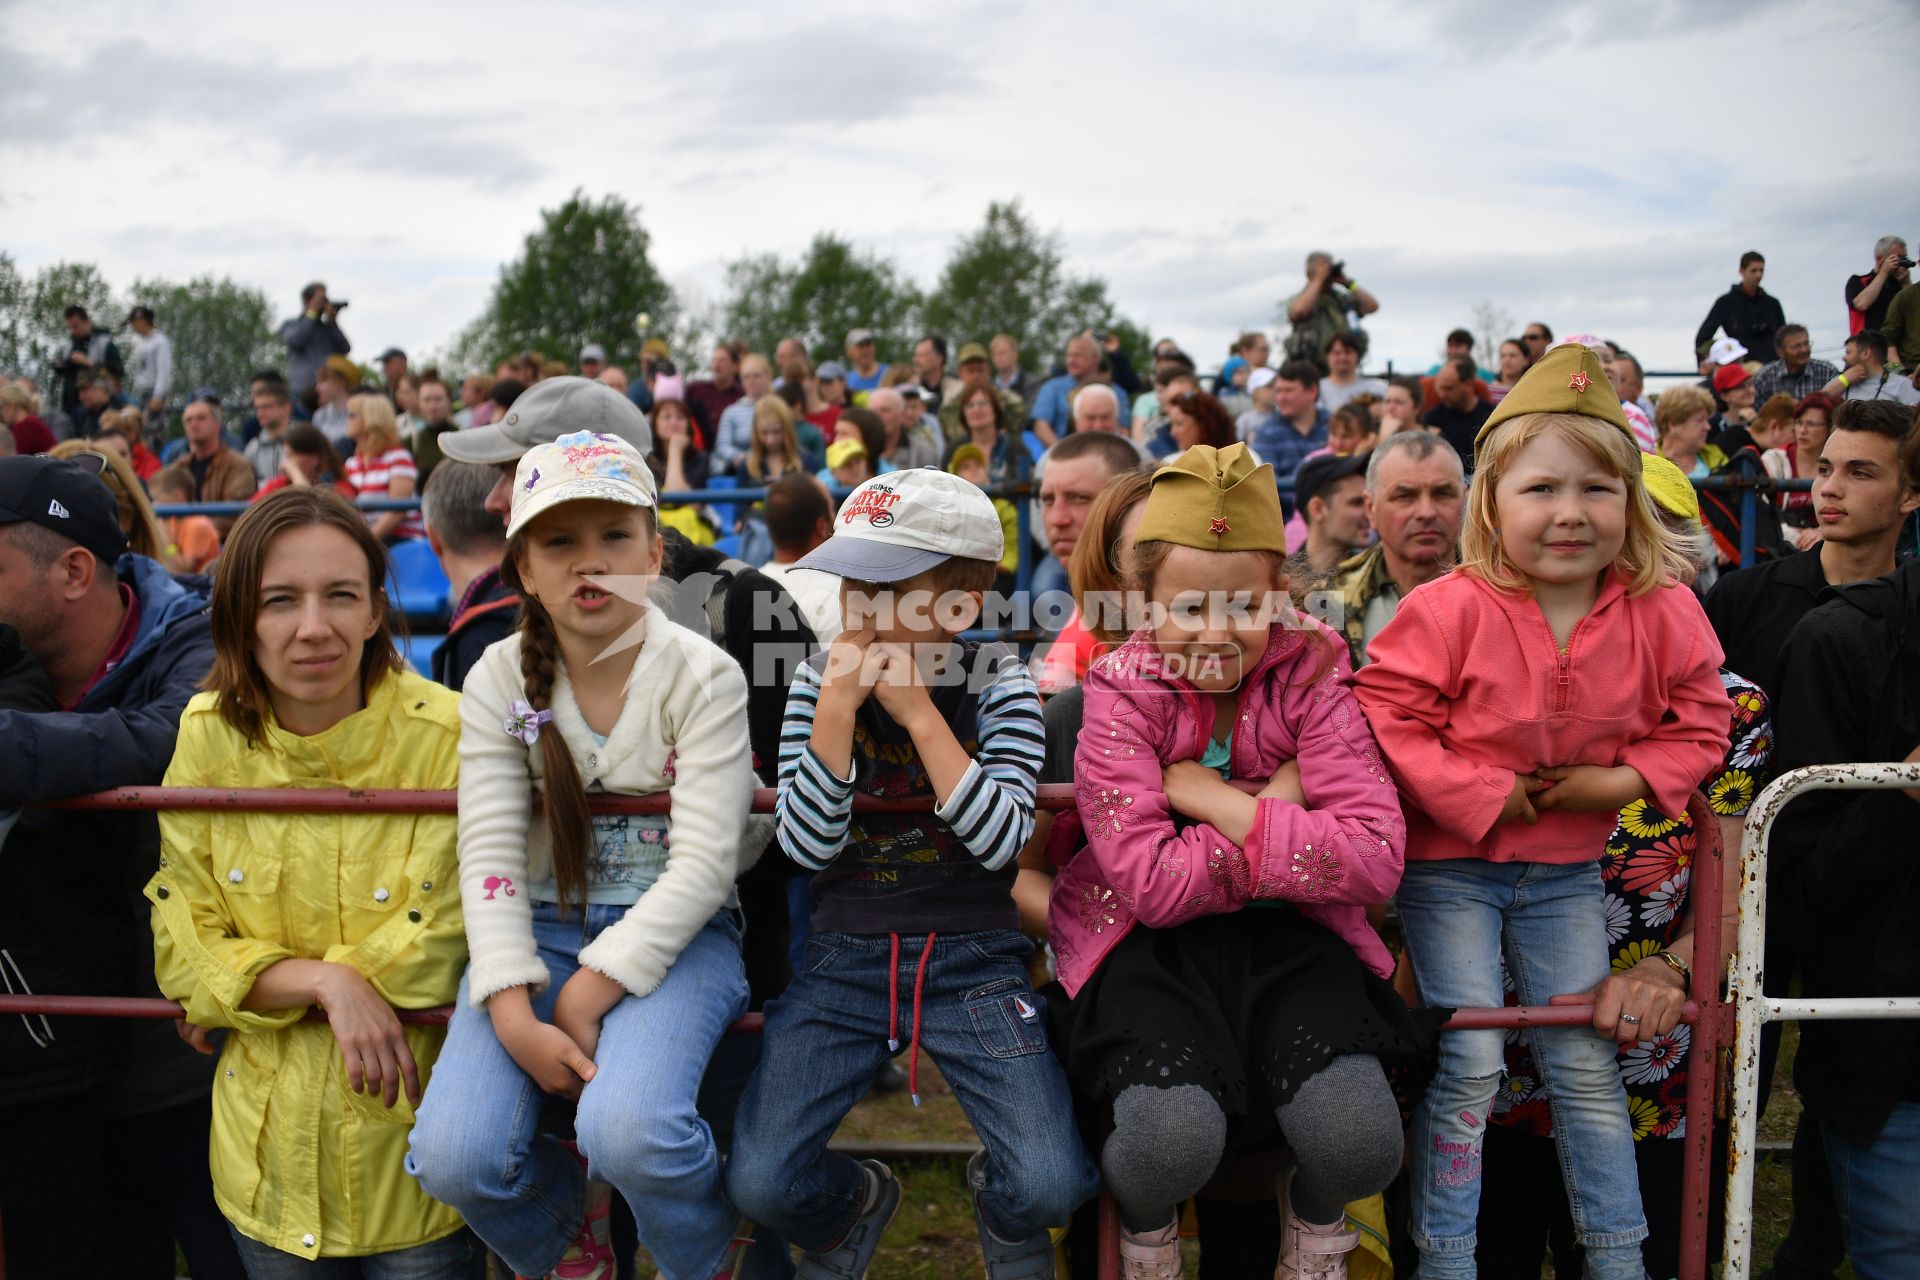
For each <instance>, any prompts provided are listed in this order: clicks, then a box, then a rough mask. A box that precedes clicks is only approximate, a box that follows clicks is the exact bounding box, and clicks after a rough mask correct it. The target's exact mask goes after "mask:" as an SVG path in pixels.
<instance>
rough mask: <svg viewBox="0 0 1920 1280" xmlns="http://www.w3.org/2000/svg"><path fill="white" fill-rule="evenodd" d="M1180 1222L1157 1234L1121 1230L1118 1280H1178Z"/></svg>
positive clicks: (1171, 1224) (1172, 1223) (1123, 1228)
mask: <svg viewBox="0 0 1920 1280" xmlns="http://www.w3.org/2000/svg"><path fill="white" fill-rule="evenodd" d="M1180 1275H1181V1271H1180V1220H1179V1219H1178V1218H1175V1219H1174V1220H1173V1221H1172V1222H1169V1223H1168V1224H1167V1225H1166V1226H1164V1227H1162V1228H1160V1229H1159V1230H1158V1231H1129V1230H1127V1229H1126V1227H1124V1226H1123V1227H1121V1228H1120V1280H1180Z"/></svg>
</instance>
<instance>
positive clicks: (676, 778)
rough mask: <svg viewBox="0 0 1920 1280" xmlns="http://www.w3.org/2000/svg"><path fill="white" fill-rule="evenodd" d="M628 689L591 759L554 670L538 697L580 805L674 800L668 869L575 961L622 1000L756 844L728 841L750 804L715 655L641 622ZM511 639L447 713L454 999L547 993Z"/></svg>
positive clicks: (747, 764)
mask: <svg viewBox="0 0 1920 1280" xmlns="http://www.w3.org/2000/svg"><path fill="white" fill-rule="evenodd" d="M646 625H647V630H646V637H645V639H644V641H643V642H642V644H641V646H640V652H639V654H638V656H637V657H636V658H635V659H634V663H633V672H632V674H631V675H629V676H628V677H627V684H626V703H625V706H624V707H623V708H622V709H621V712H620V719H619V721H618V722H617V723H616V724H615V725H614V727H613V732H612V733H610V734H608V735H607V744H606V745H605V746H604V747H603V746H601V745H600V744H599V743H598V742H596V741H595V740H594V737H593V732H592V730H590V729H589V728H588V727H587V722H586V720H585V719H584V718H583V717H582V716H581V714H580V704H579V703H578V702H577V701H575V699H574V696H573V684H572V682H571V681H570V680H568V678H567V674H566V669H565V667H564V665H563V666H562V667H561V669H560V671H559V672H558V674H557V676H556V678H555V680H554V685H553V704H552V705H553V721H552V722H551V723H550V724H548V725H546V726H545V727H544V728H542V729H541V732H542V733H553V732H555V731H558V732H559V733H560V735H561V736H562V737H563V738H565V739H566V743H567V747H568V749H569V750H571V751H572V752H573V759H574V763H575V765H577V766H578V767H579V770H580V779H581V781H582V782H584V783H585V784H586V786H587V789H588V791H589V792H593V791H608V792H615V793H618V794H621V795H642V794H646V793H649V792H657V791H667V790H669V789H671V791H672V795H673V810H672V817H671V820H670V824H669V827H668V832H667V864H666V866H665V868H664V869H663V870H662V871H661V873H660V878H659V879H658V880H656V881H654V883H653V884H652V885H651V886H650V887H649V888H648V889H647V890H646V891H645V892H644V893H642V894H641V896H640V899H639V901H637V902H635V903H634V904H633V906H631V907H630V908H628V909H627V913H626V915H625V916H623V917H622V918H621V919H620V920H619V921H618V922H617V923H615V924H613V925H610V926H608V927H607V928H606V929H604V930H602V931H601V933H600V936H599V937H597V938H595V939H594V940H593V942H592V943H591V944H589V945H588V946H587V947H586V948H585V949H583V950H582V951H581V952H580V963H581V964H583V965H585V966H587V967H588V968H591V969H593V970H595V971H597V972H599V973H603V974H605V975H606V976H607V977H609V978H612V979H613V980H614V981H616V982H618V983H619V984H620V985H621V986H623V987H625V988H626V989H627V990H628V991H630V992H632V993H633V994H634V995H636V996H644V995H647V994H648V993H649V992H651V991H652V990H653V989H654V988H655V987H657V986H659V985H660V983H661V981H662V979H664V978H665V977H666V974H667V970H668V969H669V968H670V967H671V966H672V964H673V962H674V960H675V959H676V958H677V957H678V956H679V954H680V950H681V948H683V947H685V946H686V945H687V943H688V942H689V941H691V940H692V939H693V937H694V935H695V934H697V933H699V931H700V930H701V928H702V927H703V926H704V925H705V924H706V923H707V921H708V920H710V919H712V917H713V915H714V913H715V912H717V911H718V910H720V908H721V907H722V906H723V905H724V904H725V903H726V901H727V895H728V894H730V893H731V892H732V891H733V882H734V879H735V878H736V877H737V876H738V875H739V874H740V873H741V872H742V871H744V870H746V868H747V867H748V866H750V865H751V863H752V858H753V856H754V855H757V853H758V851H759V848H760V845H759V844H758V843H754V844H751V845H750V844H748V842H746V841H745V840H744V839H743V836H744V834H745V830H746V826H747V809H748V806H749V805H750V804H751V803H752V800H753V788H754V783H755V779H754V774H753V763H752V752H751V750H750V748H749V747H748V745H747V682H746V677H745V676H743V675H742V674H741V672H740V668H739V666H738V664H736V663H735V662H734V661H733V659H732V658H730V657H728V656H727V654H726V652H725V651H724V650H722V649H720V648H719V647H718V646H716V645H713V644H711V643H709V642H708V641H707V640H706V639H704V638H703V637H700V636H698V635H695V634H694V633H693V632H692V631H689V630H687V629H686V628H685V627H682V626H680V625H679V624H678V623H675V622H673V621H672V620H670V619H669V618H667V617H666V616H665V615H664V614H662V613H661V612H660V611H659V610H657V609H654V610H649V611H648V613H647V619H646ZM525 698H526V686H525V683H524V682H523V681H522V679H521V676H520V637H519V635H518V634H515V635H511V636H508V637H507V638H506V639H505V640H502V641H499V642H498V643H496V644H493V645H490V646H489V647H488V648H487V651H486V652H485V653H484V654H482V655H481V656H480V661H479V662H478V663H476V664H475V665H474V667H473V670H472V672H471V673H469V674H468V676H467V680H466V685H465V688H464V689H463V691H462V697H461V699H460V721H461V729H460V901H461V906H462V908H463V910H464V911H465V913H466V924H467V946H468V950H469V951H470V952H471V953H472V962H471V965H470V967H469V968H468V970H467V985H468V994H469V998H470V999H471V1000H472V1001H473V1003H474V1004H475V1005H482V1004H484V1003H485V1002H486V1000H487V998H488V997H489V996H491V995H493V994H494V993H495V992H496V991H501V990H504V989H505V988H507V987H514V986H520V985H523V984H524V985H527V986H529V987H531V988H533V989H534V990H536V991H537V990H539V989H540V988H542V987H544V986H545V985H546V984H547V981H548V973H547V966H546V963H545V962H544V961H543V960H541V958H540V955H539V952H538V951H537V949H536V948H535V946H534V940H533V919H532V905H533V904H532V903H530V902H529V901H528V900H527V894H526V886H527V885H528V884H530V883H535V882H539V881H543V880H546V879H548V878H549V876H550V870H549V861H548V859H549V853H548V841H547V827H546V822H545V820H544V819H536V818H535V817H534V816H533V811H532V799H533V792H534V790H535V789H536V788H539V789H541V790H544V789H545V786H546V783H545V780H544V778H543V776H542V775H543V773H544V770H543V769H542V767H541V752H540V748H539V745H538V744H535V745H534V746H532V747H528V746H525V745H523V744H522V743H521V741H520V739H519V738H517V737H515V736H513V735H512V734H510V733H508V732H507V719H508V716H509V714H510V711H509V706H510V704H511V703H512V702H514V701H515V700H520V701H524V700H525Z"/></svg>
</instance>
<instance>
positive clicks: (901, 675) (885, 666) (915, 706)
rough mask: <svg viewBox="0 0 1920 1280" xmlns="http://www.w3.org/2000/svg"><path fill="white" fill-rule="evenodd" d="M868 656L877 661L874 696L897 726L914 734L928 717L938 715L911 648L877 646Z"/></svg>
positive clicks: (888, 643)
mask: <svg viewBox="0 0 1920 1280" xmlns="http://www.w3.org/2000/svg"><path fill="white" fill-rule="evenodd" d="M869 653H870V654H872V655H873V658H874V661H873V664H872V666H873V696H874V697H875V698H876V699H878V700H879V703H880V708H881V710H883V711H885V712H886V713H887V714H888V715H889V716H891V717H893V721H894V723H895V724H897V725H899V726H900V727H901V728H903V729H905V730H906V731H907V732H908V733H912V732H913V731H914V729H915V727H916V726H917V725H919V724H923V723H925V720H926V717H928V716H932V715H936V714H937V713H936V712H935V711H934V707H933V697H932V695H931V694H929V693H928V692H927V686H926V682H925V681H924V680H922V679H921V678H920V669H919V667H918V665H917V664H916V663H915V662H914V655H913V646H912V645H909V644H895V643H891V642H887V643H878V644H874V645H873V646H872V647H871V648H870V649H869Z"/></svg>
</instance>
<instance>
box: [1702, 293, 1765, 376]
mask: <svg viewBox="0 0 1920 1280" xmlns="http://www.w3.org/2000/svg"><path fill="white" fill-rule="evenodd" d="M1786 323H1787V314H1786V312H1784V311H1782V310H1781V309H1780V300H1779V299H1778V298H1776V297H1774V296H1773V295H1772V294H1770V293H1768V292H1767V291H1766V290H1765V289H1757V290H1755V291H1754V294H1753V296H1752V297H1751V298H1749V297H1748V296H1747V292H1746V290H1744V289H1742V288H1741V287H1740V286H1739V285H1737V284H1736V285H1734V286H1733V288H1731V289H1729V290H1727V291H1726V292H1725V293H1723V294H1721V295H1720V296H1719V297H1717V298H1715V299H1714V300H1713V307H1712V308H1711V309H1710V310H1709V311H1708V312H1707V318H1706V319H1705V320H1702V321H1701V322H1700V331H1699V332H1698V333H1696V334H1694V335H1693V351H1694V354H1695V355H1698V356H1705V355H1706V354H1707V348H1708V347H1710V346H1712V345H1713V335H1714V331H1715V330H1718V329H1725V330H1726V331H1727V336H1728V337H1729V338H1732V339H1733V340H1734V341H1736V342H1738V343H1739V344H1740V345H1741V346H1743V347H1745V348H1746V349H1747V355H1746V358H1747V359H1749V360H1758V361H1760V363H1762V364H1765V363H1766V362H1767V361H1769V360H1771V359H1773V358H1774V355H1775V352H1774V349H1773V335H1774V334H1776V333H1778V332H1779V331H1780V329H1781V327H1782V326H1783V325H1785V324H1786Z"/></svg>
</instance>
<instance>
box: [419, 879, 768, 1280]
mask: <svg viewBox="0 0 1920 1280" xmlns="http://www.w3.org/2000/svg"><path fill="white" fill-rule="evenodd" d="M626 911H627V908H626V907H624V906H590V907H588V908H587V909H586V918H585V920H584V921H583V920H582V919H581V918H580V917H579V916H578V915H574V916H571V917H568V918H565V919H563V918H562V917H561V915H560V913H559V909H558V908H556V907H553V906H551V905H544V904H540V905H536V906H535V907H534V910H533V931H534V938H535V940H536V941H537V942H538V943H539V946H540V955H541V958H542V959H544V960H545V961H546V962H547V968H548V970H549V971H550V973H551V974H552V981H551V982H550V983H549V984H548V986H547V987H546V989H545V990H544V991H542V992H541V993H540V994H539V995H538V996H536V997H534V1001H533V1009H534V1012H535V1013H536V1014H538V1015H539V1016H540V1017H541V1018H542V1019H545V1020H551V1019H552V1017H553V1003H554V1000H555V999H556V998H557V997H558V996H559V994H560V988H561V987H563V986H565V985H566V981H567V979H568V978H570V977H572V976H573V974H574V973H575V972H576V971H577V970H578V969H579V961H578V958H577V957H578V956H579V953H580V949H581V948H582V947H584V946H586V945H587V943H589V942H591V941H592V940H593V939H594V937H595V936H596V935H597V934H598V933H599V932H600V930H602V929H604V928H606V927H607V926H608V925H609V924H612V923H613V922H614V921H615V920H618V919H619V918H620V917H621V916H623V915H625V914H626ZM746 1008H747V978H746V971H745V969H744V968H743V967H742V965H741V962H740V930H739V928H738V926H737V925H736V924H735V923H734V920H733V914H732V913H731V912H728V911H723V912H721V913H720V914H718V915H716V916H714V918H713V919H712V920H711V921H709V922H708V923H707V926H706V927H705V928H703V929H702V930H701V931H700V932H699V933H697V934H695V935H694V938H693V941H691V942H689V943H688V944H687V946H686V949H685V950H683V951H681V953H680V955H679V958H677V959H676V960H675V961H674V962H673V967H672V968H670V969H668V970H667V976H666V980H665V981H663V982H662V983H661V984H660V985H659V987H657V988H655V989H654V991H653V992H652V993H651V994H649V995H647V996H644V997H634V996H628V997H627V998H625V999H623V1000H621V1001H620V1003H618V1004H616V1005H615V1006H614V1007H613V1010H612V1011H611V1012H610V1013H608V1014H607V1016H606V1019H605V1021H604V1022H603V1023H602V1024H601V1028H600V1045H599V1048H598V1049H597V1050H596V1051H595V1053H594V1055H593V1057H594V1065H595V1067H596V1068H597V1070H596V1073H595V1075H594V1077H593V1079H592V1080H591V1081H589V1082H588V1083H587V1085H586V1087H585V1088H584V1089H582V1090H581V1093H580V1107H579V1112H578V1114H577V1117H576V1120H575V1133H576V1134H577V1135H578V1139H579V1146H580V1151H581V1153H582V1154H583V1155H585V1156H586V1158H587V1168H588V1172H589V1173H590V1174H591V1175H592V1176H593V1177H594V1178H596V1179H598V1180H600V1181H602V1182H606V1183H610V1184H612V1185H613V1186H614V1187H615V1188H617V1189H618V1190H619V1192H620V1194H621V1195H623V1196H625V1197H626V1199H627V1203H628V1204H629V1205H631V1206H632V1207H633V1212H634V1218H635V1219H636V1221H637V1223H638V1225H639V1229H640V1240H641V1243H642V1244H644V1245H646V1247H647V1251H648V1252H649V1253H650V1254H651V1255H652V1256H653V1259H654V1262H655V1264H656V1265H657V1266H658V1267H659V1268H660V1271H661V1273H662V1274H663V1275H667V1276H675V1277H679V1276H700V1277H705V1276H709V1275H712V1274H713V1272H714V1271H715V1270H716V1269H717V1268H718V1267H719V1264H720V1259H721V1255H722V1254H723V1253H724V1252H725V1250H726V1247H727V1244H728V1242H729V1241H730V1240H731V1239H732V1237H733V1232H734V1228H735V1227H736V1226H737V1225H738V1223H739V1216H738V1215H737V1214H736V1213H735V1212H734V1210H733V1208H732V1206H731V1205H729V1204H728V1203H727V1200H726V1196H725V1195H724V1193H723V1188H722V1186H721V1172H720V1154H719V1151H718V1150H717V1149H716V1148H715V1145H714V1140H713V1132H712V1130H711V1129H709V1128H708V1127H707V1122H706V1121H705V1120H702V1119H701V1118H700V1116H699V1115H698V1113H697V1112H696V1110H695V1099H696V1097H697V1096H698V1094H699V1091H700V1080H701V1077H702V1076H704V1075H705V1074H706V1070H707V1062H708V1060H709V1059H711V1058H712V1057H713V1050H714V1046H715V1045H717V1044H718V1043H719V1042H720V1037H721V1035H722V1034H723V1033H724V1032H725V1031H726V1029H727V1026H728V1024H730V1023H732V1022H734V1021H735V1020H736V1019H738V1018H739V1017H740V1015H741V1014H742V1013H744V1012H746ZM542 1096H543V1095H542V1094H541V1091H540V1086H538V1085H536V1084H535V1083H534V1082H533V1080H532V1078H531V1077H529V1076H528V1075H527V1073H526V1072H524V1071H522V1070H521V1069H520V1067H519V1065H518V1064H517V1063H515V1062H514V1060H513V1058H512V1057H511V1056H510V1055H509V1054H508V1053H507V1051H506V1049H505V1048H504V1047H502V1046H501V1044H500V1041H499V1040H498V1039H497V1038H496V1037H495V1036H494V1034H493V1020H492V1018H491V1017H490V1016H489V1015H488V1014H487V1011H486V1010H485V1009H476V1008H474V1007H473V1006H472V1005H471V1004H470V1003H468V1000H467V984H466V981H465V980H464V979H462V981H461V983H460V997H459V1003H458V1004H457V1005H456V1006H455V1009H454V1014H453V1021H452V1024H451V1025H450V1026H449V1027H448V1029H447V1042H446V1046H445V1047H444V1048H443V1049H441V1051H440V1058H439V1061H438V1062H436V1063H435V1064H434V1070H433V1078H432V1081H431V1083H430V1084H429V1085H428V1088H427V1096H426V1099H425V1100H424V1101H423V1102H422V1103H421V1105H420V1110H419V1118H418V1120H417V1121H416V1123H415V1125H414V1130H413V1137H412V1140H411V1142H410V1144H409V1151H408V1156H407V1166H408V1170H409V1172H411V1173H412V1174H413V1175H414V1176H415V1177H417V1178H419V1179H420V1185H421V1186H422V1187H424V1188H425V1189H426V1192H427V1194H428V1195H430V1196H432V1197H433V1198H434V1199H436V1200H439V1201H442V1202H443V1203H445V1204H449V1205H451V1206H453V1207H454V1208H455V1209H458V1210H459V1211H460V1215H461V1216H462V1217H463V1218H465V1219H466V1220H467V1223H468V1225H469V1226H471V1227H472V1228H473V1229H474V1231H475V1233H476V1234H478V1235H479V1237H480V1238H481V1239H482V1240H484V1241H486V1243H487V1245H488V1247H490V1248H491V1249H493V1251H494V1252H495V1253H497V1254H499V1255H500V1257H501V1260H502V1261H504V1262H506V1263H507V1265H509V1266H511V1267H512V1268H513V1269H514V1271H516V1272H517V1273H519V1274H521V1275H529V1276H539V1275H545V1274H547V1272H548V1271H550V1270H552V1269H553V1266H554V1264H555V1263H557V1262H558V1261H559V1260H560V1255H561V1254H562V1253H563V1252H565V1251H566V1248H567V1246H568V1245H569V1244H571V1243H572V1242H573V1238H574V1235H575V1234H576V1233H577V1232H578V1231H579V1229H580V1223H581V1218H582V1216H583V1214H584V1212H585V1191H586V1187H585V1181H584V1179H583V1177H582V1175H581V1171H580V1166H579V1164H578V1162H577V1161H575V1159H574V1158H573V1155H572V1153H570V1152H569V1151H567V1150H566V1148H565V1147H564V1146H562V1145H561V1143H560V1142H559V1141H558V1140H557V1139H555V1138H553V1137H551V1136H547V1135H542V1134H540V1133H539V1132H538V1125H539V1120H540V1100H541V1098H542Z"/></svg>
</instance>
